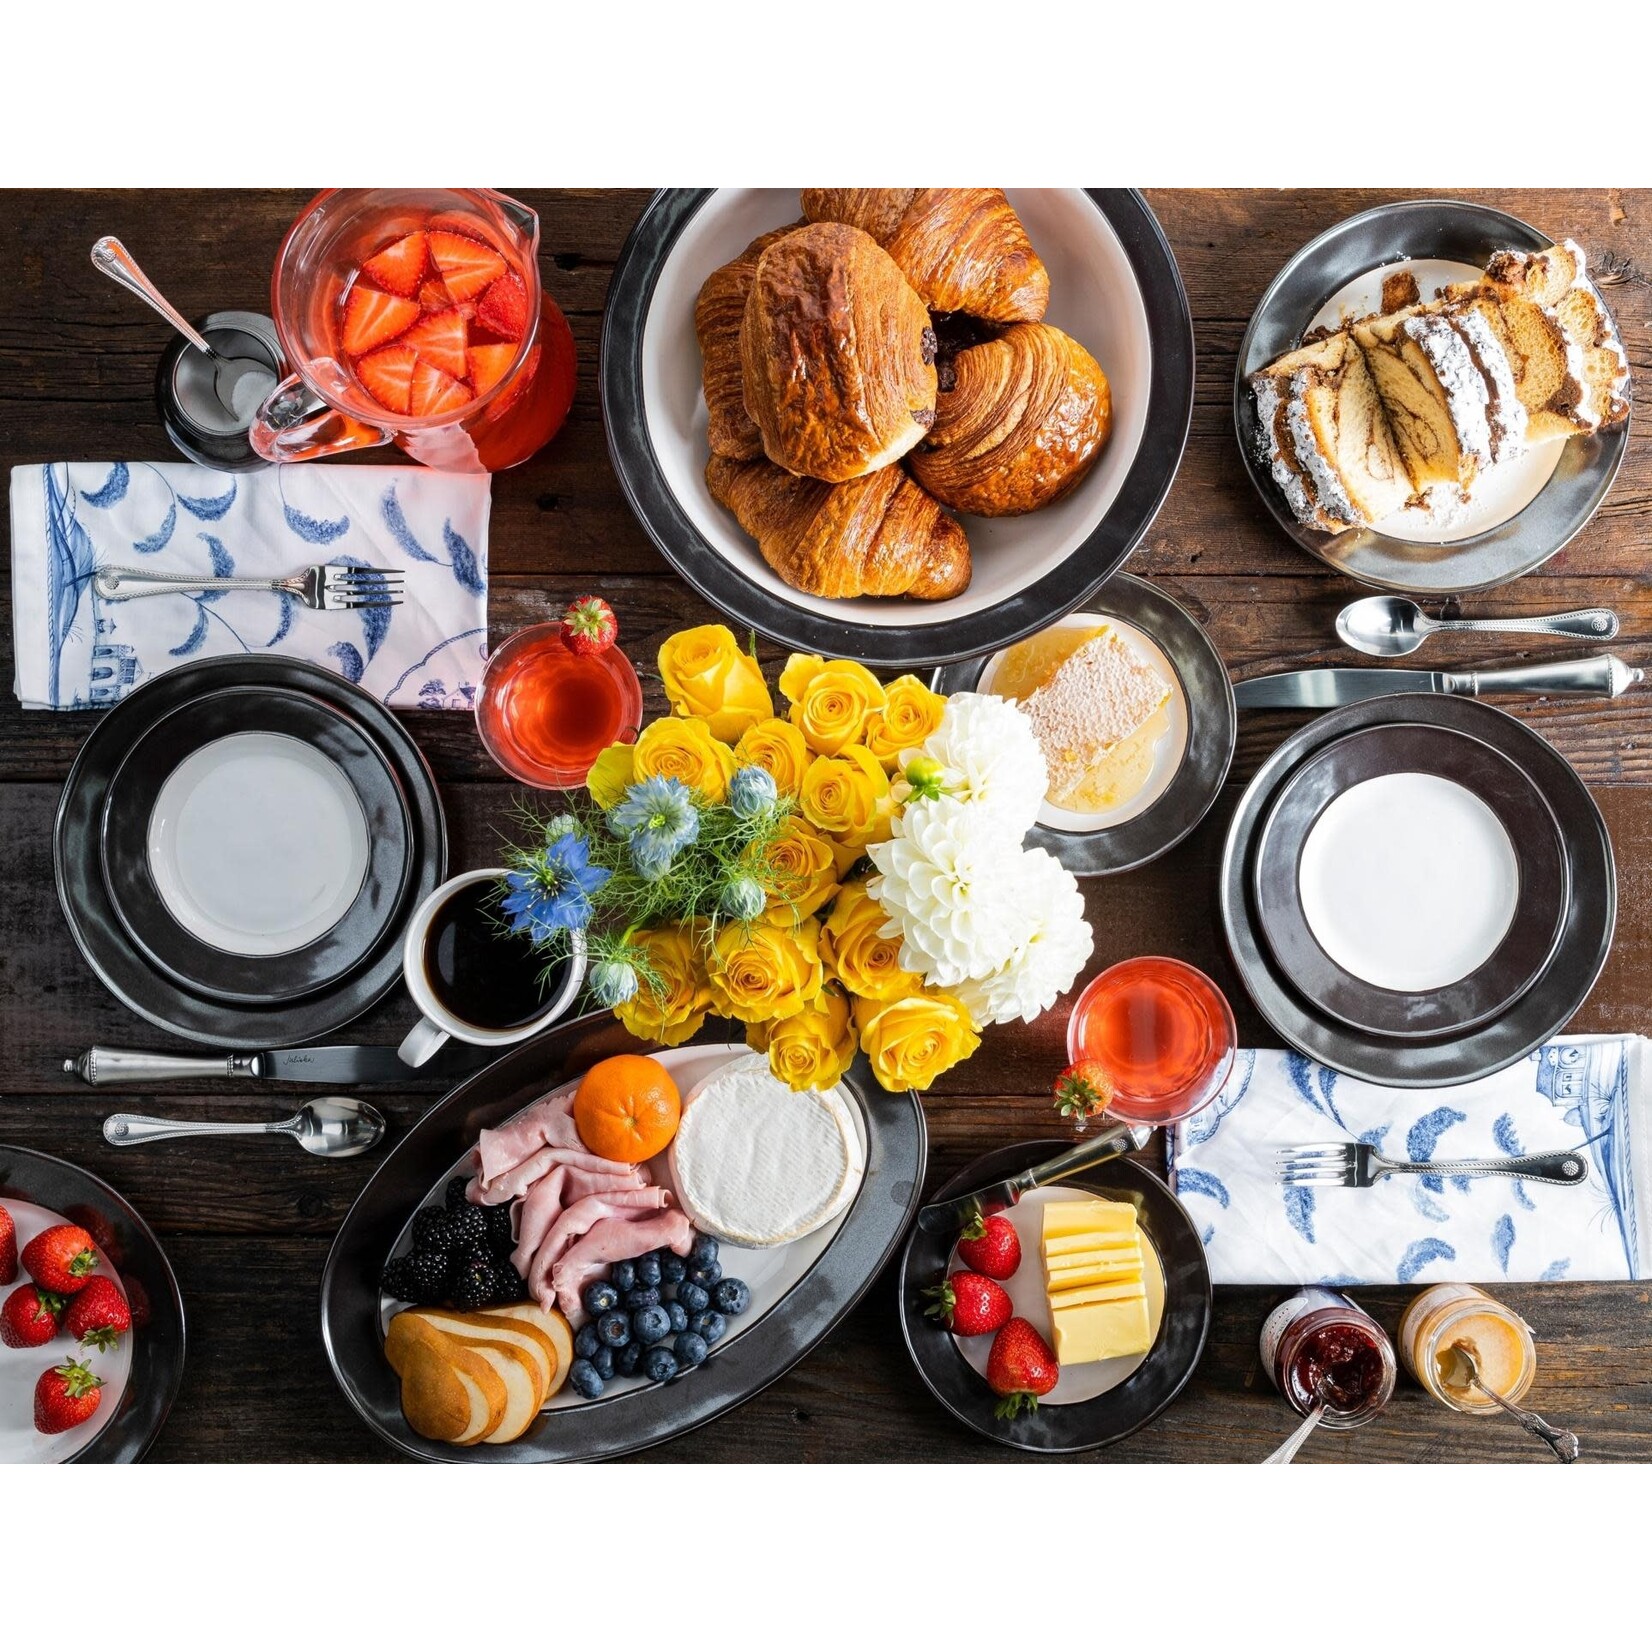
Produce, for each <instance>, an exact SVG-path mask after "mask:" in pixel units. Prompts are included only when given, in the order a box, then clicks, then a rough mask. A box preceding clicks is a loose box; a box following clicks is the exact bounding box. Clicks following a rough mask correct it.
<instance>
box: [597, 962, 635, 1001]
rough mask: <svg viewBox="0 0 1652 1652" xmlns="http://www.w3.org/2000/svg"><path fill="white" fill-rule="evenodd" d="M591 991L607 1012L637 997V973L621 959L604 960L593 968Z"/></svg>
mask: <svg viewBox="0 0 1652 1652" xmlns="http://www.w3.org/2000/svg"><path fill="white" fill-rule="evenodd" d="M591 991H592V992H593V993H594V994H595V995H596V1000H597V1002H598V1003H599V1004H601V1005H602V1007H603V1008H604V1009H605V1010H611V1009H614V1008H615V1007H616V1006H617V1005H620V1004H628V1003H630V1001H631V1000H632V999H633V998H635V997H636V996H637V972H636V971H635V970H634V969H633V968H632V967H631V966H630V965H629V964H628V963H625V962H624V961H623V960H621V959H614V958H604V959H602V961H601V962H600V963H596V964H593V965H592V966H591Z"/></svg>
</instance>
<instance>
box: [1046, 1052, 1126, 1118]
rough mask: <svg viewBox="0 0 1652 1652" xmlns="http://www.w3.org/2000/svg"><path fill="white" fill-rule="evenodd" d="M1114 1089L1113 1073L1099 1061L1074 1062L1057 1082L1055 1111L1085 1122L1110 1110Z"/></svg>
mask: <svg viewBox="0 0 1652 1652" xmlns="http://www.w3.org/2000/svg"><path fill="white" fill-rule="evenodd" d="M1113 1090H1114V1085H1113V1075H1112V1074H1111V1073H1110V1072H1108V1071H1107V1069H1106V1068H1105V1067H1104V1066H1102V1064H1101V1063H1100V1062H1099V1061H1075V1062H1074V1063H1073V1064H1072V1066H1070V1067H1069V1068H1067V1070H1066V1071H1065V1072H1064V1073H1062V1075H1061V1077H1060V1078H1058V1079H1057V1080H1056V1081H1055V1110H1056V1111H1057V1112H1058V1113H1059V1114H1060V1115H1061V1116H1062V1117H1063V1118H1064V1119H1076V1120H1077V1121H1078V1122H1079V1123H1080V1124H1082V1123H1083V1122H1084V1121H1085V1119H1088V1118H1093V1117H1094V1116H1095V1115H1096V1114H1097V1113H1105V1112H1106V1111H1107V1108H1108V1105H1109V1103H1110V1102H1111V1101H1112V1099H1113Z"/></svg>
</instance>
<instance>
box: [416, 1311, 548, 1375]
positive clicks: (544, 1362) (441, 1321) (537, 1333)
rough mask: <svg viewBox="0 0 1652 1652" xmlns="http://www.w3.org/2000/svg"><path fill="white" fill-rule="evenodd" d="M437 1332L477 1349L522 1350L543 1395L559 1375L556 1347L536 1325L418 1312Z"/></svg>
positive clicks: (479, 1314)
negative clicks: (504, 1347) (533, 1366)
mask: <svg viewBox="0 0 1652 1652" xmlns="http://www.w3.org/2000/svg"><path fill="white" fill-rule="evenodd" d="M409 1311H410V1312H413V1313H417V1314H419V1315H420V1316H421V1317H422V1318H423V1320H424V1323H425V1324H426V1325H428V1326H429V1327H430V1328H431V1329H432V1330H434V1331H440V1332H442V1333H443V1334H444V1335H446V1336H450V1337H452V1338H454V1339H455V1340H457V1341H459V1342H461V1343H464V1344H467V1345H468V1346H470V1347H472V1348H475V1347H478V1346H481V1345H483V1344H487V1343H504V1344H506V1345H507V1346H509V1347H512V1348H519V1349H521V1350H522V1351H523V1352H524V1353H526V1354H527V1355H528V1356H529V1357H530V1358H531V1359H532V1360H533V1361H534V1362H535V1364H536V1365H537V1367H538V1370H539V1385H540V1390H541V1392H542V1393H548V1392H549V1391H550V1386H551V1383H552V1381H553V1380H554V1378H555V1375H556V1369H557V1363H558V1361H557V1356H556V1346H555V1344H554V1343H553V1342H552V1341H551V1338H550V1337H549V1335H547V1333H546V1332H544V1331H543V1330H541V1329H540V1328H539V1327H538V1326H537V1325H529V1324H527V1323H526V1322H524V1321H518V1320H509V1319H489V1318H488V1317H487V1316H486V1315H485V1314H481V1313H474V1314H462V1313H449V1312H447V1311H446V1310H444V1309H441V1308H415V1309H411V1310H409Z"/></svg>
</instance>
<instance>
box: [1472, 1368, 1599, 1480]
mask: <svg viewBox="0 0 1652 1652" xmlns="http://www.w3.org/2000/svg"><path fill="white" fill-rule="evenodd" d="M1446 1357H1447V1358H1448V1359H1449V1360H1450V1361H1451V1362H1452V1369H1453V1371H1454V1373H1455V1375H1453V1376H1451V1377H1447V1378H1446V1380H1447V1382H1449V1383H1450V1384H1451V1386H1452V1387H1453V1388H1476V1389H1478V1390H1479V1391H1480V1392H1481V1393H1482V1394H1484V1395H1485V1396H1486V1398H1487V1399H1488V1400H1491V1401H1493V1402H1495V1403H1496V1404H1497V1405H1500V1406H1501V1407H1502V1408H1503V1409H1504V1410H1505V1411H1506V1412H1508V1414H1509V1415H1510V1416H1511V1417H1513V1418H1514V1420H1515V1421H1516V1422H1517V1423H1519V1424H1520V1426H1521V1427H1522V1428H1523V1429H1525V1431H1526V1432H1527V1433H1528V1434H1531V1435H1534V1436H1535V1437H1536V1438H1537V1439H1539V1440H1541V1441H1542V1442H1543V1443H1544V1445H1546V1446H1547V1447H1548V1448H1549V1450H1550V1451H1552V1452H1553V1453H1554V1454H1555V1456H1557V1457H1558V1458H1559V1459H1560V1460H1561V1462H1563V1463H1575V1462H1576V1461H1577V1459H1578V1453H1579V1451H1580V1450H1581V1449H1582V1448H1581V1447H1580V1446H1579V1445H1578V1443H1577V1435H1575V1434H1574V1433H1573V1432H1572V1431H1571V1430H1570V1429H1569V1428H1556V1427H1555V1426H1554V1425H1553V1424H1552V1423H1546V1422H1544V1420H1543V1419H1542V1418H1541V1417H1540V1416H1538V1414H1537V1413H1536V1412H1535V1411H1528V1410H1526V1408H1525V1407H1524V1406H1520V1405H1516V1404H1515V1403H1514V1401H1513V1400H1506V1399H1504V1398H1503V1396H1502V1395H1501V1394H1499V1393H1498V1392H1497V1390H1496V1389H1495V1388H1488V1387H1487V1386H1486V1385H1485V1383H1483V1382H1482V1381H1481V1380H1480V1366H1479V1362H1478V1361H1477V1360H1476V1359H1475V1357H1474V1355H1473V1354H1472V1353H1470V1352H1469V1350H1468V1349H1467V1348H1465V1347H1464V1346H1463V1345H1462V1343H1460V1342H1454V1343H1452V1345H1451V1346H1450V1347H1449V1348H1448V1349H1446Z"/></svg>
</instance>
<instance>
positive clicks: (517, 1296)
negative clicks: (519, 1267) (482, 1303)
mask: <svg viewBox="0 0 1652 1652" xmlns="http://www.w3.org/2000/svg"><path fill="white" fill-rule="evenodd" d="M493 1300H494V1301H495V1302H499V1303H504V1302H526V1301H527V1300H528V1282H527V1280H525V1279H524V1278H523V1277H522V1275H521V1274H519V1273H518V1272H517V1271H516V1269H515V1268H514V1267H513V1266H512V1265H511V1264H510V1263H509V1262H508V1261H505V1260H503V1259H502V1258H498V1257H496V1258H495V1259H494V1263H493Z"/></svg>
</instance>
